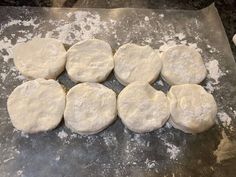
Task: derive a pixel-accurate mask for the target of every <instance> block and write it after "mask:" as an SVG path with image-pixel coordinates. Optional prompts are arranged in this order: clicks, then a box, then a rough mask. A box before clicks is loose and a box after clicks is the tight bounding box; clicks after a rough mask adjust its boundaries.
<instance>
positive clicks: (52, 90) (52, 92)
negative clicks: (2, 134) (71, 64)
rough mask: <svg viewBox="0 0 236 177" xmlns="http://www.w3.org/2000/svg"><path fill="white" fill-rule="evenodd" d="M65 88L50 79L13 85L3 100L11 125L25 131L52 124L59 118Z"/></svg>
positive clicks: (58, 121)
mask: <svg viewBox="0 0 236 177" xmlns="http://www.w3.org/2000/svg"><path fill="white" fill-rule="evenodd" d="M64 108H65V92H64V90H63V88H62V86H61V85H60V84H59V83H58V82H56V81H54V80H45V79H36V80H32V81H28V82H25V83H23V84H21V85H20V86H18V87H16V88H15V89H14V90H13V92H12V93H11V95H10V96H9V98H8V100H7V109H8V113H9V115H10V119H11V122H12V124H13V126H14V127H15V128H16V129H18V130H21V131H23V132H26V133H37V132H42V131H47V130H51V129H53V128H55V127H56V126H57V125H58V124H59V123H60V122H61V119H62V116H63V112H64Z"/></svg>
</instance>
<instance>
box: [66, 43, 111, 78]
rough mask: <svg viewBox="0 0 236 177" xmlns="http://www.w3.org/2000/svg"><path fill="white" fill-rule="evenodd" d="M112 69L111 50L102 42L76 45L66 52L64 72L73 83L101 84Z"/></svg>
mask: <svg viewBox="0 0 236 177" xmlns="http://www.w3.org/2000/svg"><path fill="white" fill-rule="evenodd" d="M113 67H114V61H113V55H112V49H111V47H110V45H109V44H108V43H107V42H105V41H102V40H98V39H89V40H85V41H82V42H79V43H76V44H74V45H73V46H72V47H71V48H70V49H69V50H68V52H67V63H66V70H67V73H68V75H69V77H70V79H71V80H72V81H74V82H102V81H104V80H105V79H106V78H107V76H108V75H109V74H110V72H111V71H112V69H113Z"/></svg>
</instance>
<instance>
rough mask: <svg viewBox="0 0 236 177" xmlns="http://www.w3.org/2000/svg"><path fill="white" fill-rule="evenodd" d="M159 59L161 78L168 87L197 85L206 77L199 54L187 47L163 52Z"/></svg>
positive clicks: (183, 46)
mask: <svg viewBox="0 0 236 177" xmlns="http://www.w3.org/2000/svg"><path fill="white" fill-rule="evenodd" d="M161 58H162V62H163V66H162V71H161V76H162V78H163V79H164V80H165V81H166V82H167V83H169V84H170V85H179V84H198V83H200V82H202V81H203V80H204V79H205V77H206V75H207V70H206V67H205V65H204V62H203V60H202V57H201V55H200V53H198V52H197V51H196V50H195V49H193V48H191V47H189V46H185V45H177V46H174V47H171V48H169V49H168V50H167V51H165V52H163V54H162V55H161Z"/></svg>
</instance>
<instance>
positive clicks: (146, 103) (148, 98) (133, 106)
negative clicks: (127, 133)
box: [117, 81, 170, 133]
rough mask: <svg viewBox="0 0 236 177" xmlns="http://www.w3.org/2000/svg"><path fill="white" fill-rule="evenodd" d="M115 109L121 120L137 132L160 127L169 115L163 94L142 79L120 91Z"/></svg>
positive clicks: (166, 101) (167, 104) (167, 103)
mask: <svg viewBox="0 0 236 177" xmlns="http://www.w3.org/2000/svg"><path fill="white" fill-rule="evenodd" d="M117 109H118V115H119V117H120V118H121V120H122V122H123V123H124V124H125V125H126V126H127V128H128V129H130V130H132V131H134V132H137V133H144V132H150V131H153V130H155V129H158V128H160V127H162V126H163V125H164V123H165V122H166V121H167V120H168V118H169V115H170V111H169V102H168V99H167V98H166V96H165V94H164V93H163V92H161V91H157V90H155V89H154V88H153V87H152V86H151V85H149V84H148V83H146V82H142V81H136V82H133V83H131V84H129V85H128V86H126V87H125V88H124V89H123V90H122V91H121V92H120V94H119V96H118V101H117Z"/></svg>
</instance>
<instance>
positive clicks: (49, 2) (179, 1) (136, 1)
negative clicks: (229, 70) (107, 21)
mask: <svg viewBox="0 0 236 177" xmlns="http://www.w3.org/2000/svg"><path fill="white" fill-rule="evenodd" d="M213 2H215V6H216V7H217V9H218V11H219V14H220V17H221V19H222V22H223V25H224V27H225V31H226V33H227V36H228V39H229V42H230V45H231V49H232V51H233V54H234V58H236V47H235V46H234V44H233V42H232V37H233V35H234V34H235V33H236V9H235V7H236V1H235V0H215V1H214V0H31V1H28V0H21V1H18V0H2V1H1V2H0V5H1V6H38V7H80V8H120V7H134V8H153V9H155V8H157V9H201V8H204V7H207V6H208V5H210V4H211V3H213Z"/></svg>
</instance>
